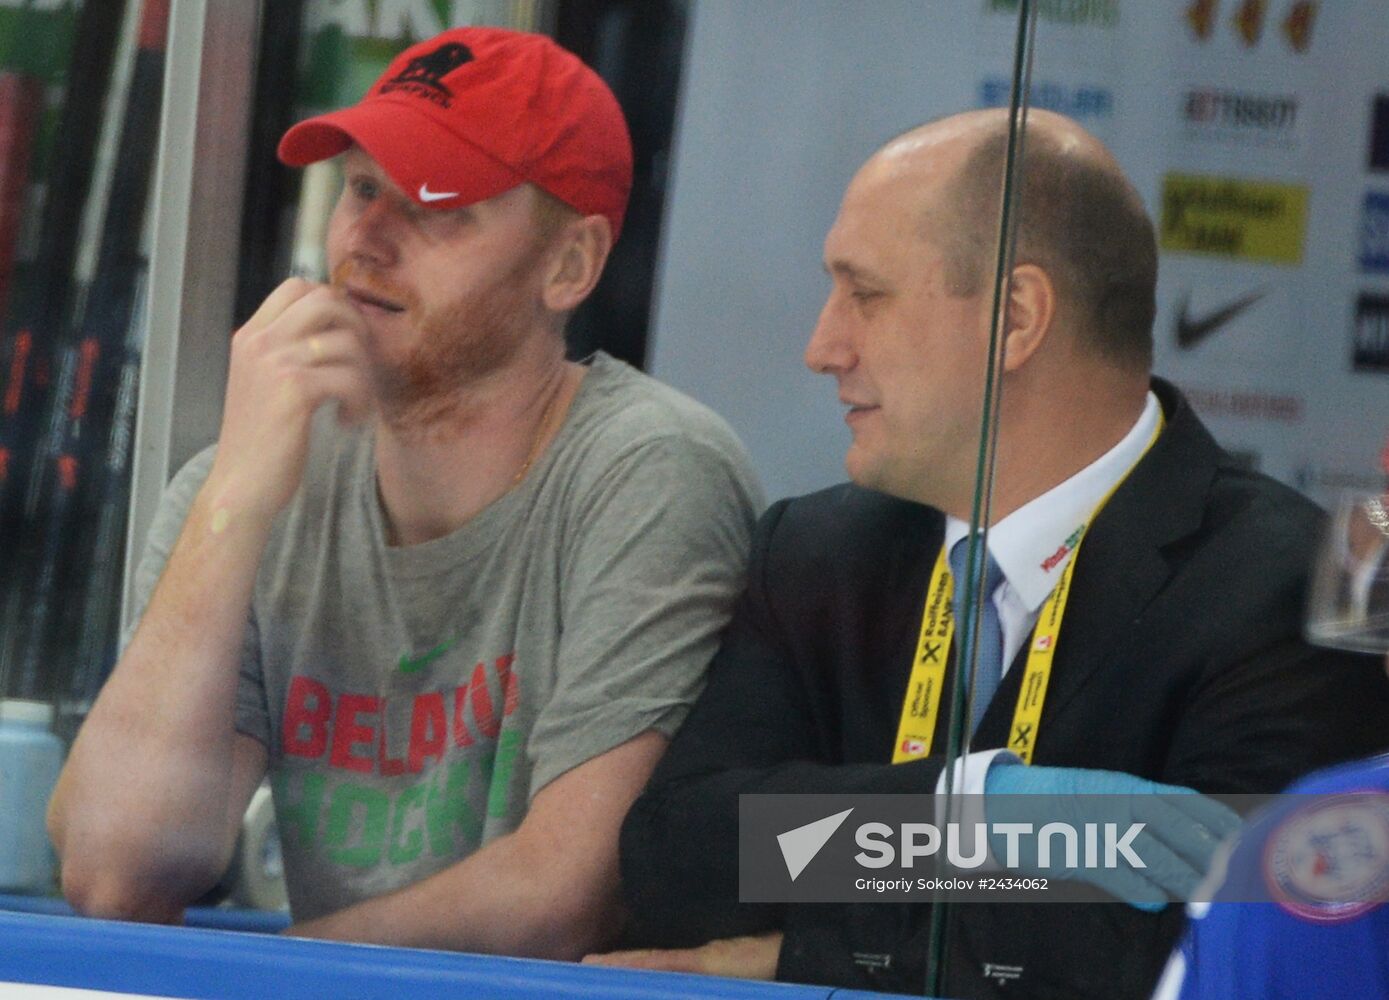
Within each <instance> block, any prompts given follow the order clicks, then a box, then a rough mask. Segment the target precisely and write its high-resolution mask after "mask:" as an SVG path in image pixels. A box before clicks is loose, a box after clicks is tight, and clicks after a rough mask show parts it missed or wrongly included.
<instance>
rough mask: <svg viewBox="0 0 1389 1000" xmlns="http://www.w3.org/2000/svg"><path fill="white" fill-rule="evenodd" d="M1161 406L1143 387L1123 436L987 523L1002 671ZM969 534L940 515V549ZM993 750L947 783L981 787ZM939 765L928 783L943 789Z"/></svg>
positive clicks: (963, 765)
mask: <svg viewBox="0 0 1389 1000" xmlns="http://www.w3.org/2000/svg"><path fill="white" fill-rule="evenodd" d="M1160 414H1161V407H1160V404H1159V403H1158V401H1157V397H1156V396H1154V395H1153V394H1152V393H1151V392H1149V393H1148V399H1147V402H1146V403H1145V404H1144V407H1143V412H1142V413H1141V414H1140V415H1139V417H1138V421H1137V422H1136V423H1135V424H1134V425H1133V427H1132V428H1131V429H1130V430H1129V432H1128V433H1127V434H1125V435H1124V437H1123V440H1121V441H1120V442H1119V443H1118V444H1116V445H1115V446H1114V447H1113V448H1111V449H1109V451H1107V452H1105V453H1104V454H1103V455H1101V456H1100V457H1099V458H1097V459H1095V461H1093V462H1091V463H1090V464H1089V465H1087V466H1086V467H1085V468H1083V469H1081V470H1080V471H1079V472H1077V473H1076V474H1075V475H1073V476H1071V477H1070V478H1069V479H1067V480H1066V481H1065V482H1062V483H1060V484H1058V485H1056V486H1053V487H1052V488H1051V489H1049V490H1047V492H1045V493H1043V494H1042V495H1041V496H1039V497H1037V498H1035V499H1033V500H1029V501H1028V502H1027V503H1025V504H1023V505H1022V506H1021V507H1019V508H1018V509H1017V510H1015V511H1013V512H1012V513H1011V514H1009V515H1008V516H1007V517H1005V518H1004V519H1003V520H1001V521H999V522H998V523H997V524H995V525H994V526H993V527H992V528H991V529H989V554H990V555H992V556H993V558H994V561H995V562H997V563H998V565H999V568H1000V569H1002V570H1003V576H1004V580H1003V583H1001V584H999V587H998V589H997V590H996V591H994V596H993V602H994V607H995V608H997V609H998V618H999V624H1000V626H1001V628H1002V632H1003V673H1004V674H1007V672H1008V668H1009V666H1010V665H1011V664H1012V662H1013V660H1014V659H1015V658H1016V657H1017V655H1018V651H1019V650H1020V649H1022V646H1023V643H1025V642H1026V641H1027V637H1028V636H1029V635H1031V634H1032V628H1033V626H1035V625H1036V624H1037V617H1038V616H1039V615H1040V614H1041V611H1042V605H1043V604H1045V603H1046V600H1047V597H1049V596H1050V595H1051V592H1052V590H1054V589H1055V587H1056V581H1057V580H1059V579H1060V578H1061V574H1062V572H1063V571H1064V570H1065V569H1066V567H1067V566H1068V565H1070V562H1071V556H1072V554H1073V547H1072V546H1067V545H1066V541H1067V539H1069V538H1071V536H1073V535H1074V534H1076V532H1077V530H1078V529H1080V528H1084V527H1085V526H1086V525H1087V524H1088V522H1089V519H1090V515H1091V514H1093V513H1094V511H1095V508H1096V507H1098V506H1099V504H1100V501H1101V500H1103V499H1104V498H1105V497H1106V496H1107V495H1108V493H1109V492H1110V490H1112V489H1113V488H1114V487H1115V485H1116V484H1117V483H1118V482H1119V481H1120V480H1122V479H1123V478H1124V476H1125V475H1127V474H1128V471H1129V470H1130V469H1131V468H1133V466H1134V465H1135V464H1136V463H1137V462H1138V460H1139V458H1141V457H1142V455H1143V451H1144V449H1145V448H1147V446H1148V441H1149V440H1150V439H1151V438H1152V436H1153V432H1154V431H1155V430H1157V427H1158V417H1159V415H1160ZM968 534H969V525H968V524H967V523H965V522H964V521H961V520H960V519H959V518H957V517H952V516H950V515H947V516H946V519H945V550H946V551H947V552H949V551H950V548H951V546H953V545H954V544H955V543H956V542H957V541H959V540H960V539H962V538H964V537H965V536H967V535H968ZM1000 754H1007V755H1008V756H1009V757H1011V758H1013V759H1014V760H1016V759H1017V757H1016V755H1015V754H1013V753H1012V751H1010V750H1005V749H996V750H981V751H979V752H977V753H970V754H966V755H965V756H964V757H963V758H961V759H960V760H957V761H956V762H955V790H956V791H957V792H965V793H970V794H982V793H983V791H984V775H985V774H986V773H987V772H988V768H989V765H990V764H991V763H993V761H994V760H995V759H997V758H998V756H999V755H1000ZM944 786H945V772H944V771H942V772H941V778H940V780H939V781H938V782H937V784H936V790H937V791H943V790H944Z"/></svg>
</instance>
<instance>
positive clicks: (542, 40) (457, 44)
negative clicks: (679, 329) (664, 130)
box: [279, 28, 632, 238]
mask: <svg viewBox="0 0 1389 1000" xmlns="http://www.w3.org/2000/svg"><path fill="white" fill-rule="evenodd" d="M353 143H356V144H357V145H358V146H360V147H361V148H362V149H363V150H365V151H366V153H367V154H368V155H369V156H370V157H371V158H372V159H373V160H375V161H376V162H377V163H378V164H380V165H381V168H382V169H383V170H385V171H386V173H387V174H389V175H390V178H391V179H392V180H393V181H395V183H396V184H397V185H399V187H400V189H401V190H402V191H405V192H406V193H407V194H409V196H410V197H411V198H412V199H414V200H415V201H416V202H417V203H418V204H420V205H423V206H425V207H427V208H457V207H459V206H462V205H471V204H472V203H474V202H478V201H485V200H486V199H488V198H492V197H495V196H496V195H499V194H501V193H502V192H504V191H509V190H510V189H511V188H514V187H515V186H516V185H518V184H521V183H524V182H526V181H529V182H530V183H532V184H534V185H536V186H537V187H539V188H542V189H544V190H545V191H548V192H549V193H550V194H552V195H554V196H555V197H556V198H558V199H559V200H560V201H562V202H564V203H566V204H567V205H570V206H572V207H573V208H575V209H576V210H578V211H579V212H580V213H582V214H583V215H605V216H607V218H608V221H609V222H611V223H612V228H613V237H614V238H616V236H617V234H618V233H619V232H621V230H622V217H623V214H624V213H625V212H626V209H627V195H628V193H629V192H630V191H631V189H632V141H631V138H630V137H629V136H628V134H627V122H626V120H625V119H624V118H623V117H622V109H621V108H619V107H618V104H617V99H616V98H615V97H613V94H612V91H611V90H609V89H608V87H607V84H605V83H604V82H603V81H602V80H601V79H600V78H599V76H598V74H597V73H595V72H593V70H591V69H589V68H588V67H587V66H585V65H584V64H583V62H582V61H580V59H579V58H578V57H577V56H575V55H574V54H573V53H572V52H568V51H566V50H564V49H562V48H560V47H559V46H558V45H556V44H555V43H554V42H553V41H551V40H550V39H549V38H546V37H545V36H544V35H534V34H527V33H525V32H520V31H507V30H505V29H502V28H455V29H453V30H452V31H445V32H444V33H443V34H441V35H436V36H435V37H433V38H431V39H429V40H428V41H425V42H420V43H419V44H417V45H412V46H411V47H410V48H408V49H406V50H405V51H404V52H402V53H401V54H400V55H398V56H396V58H395V59H394V60H393V61H392V62H391V64H390V65H389V66H387V67H386V72H385V73H383V74H382V75H381V78H380V79H378V80H377V81H376V82H375V83H374V84H372V86H371V89H370V90H368V91H367V93H366V96H365V97H363V98H362V99H361V101H359V102H358V103H357V104H355V105H353V106H352V107H350V108H343V109H342V110H340V111H331V112H329V113H327V114H323V115H318V116H316V117H314V118H309V119H308V120H306V121H302V122H300V123H299V124H297V125H295V126H293V127H292V128H291V129H290V130H289V131H288V132H286V133H285V134H284V138H282V139H281V140H280V148H279V156H280V160H281V161H282V162H284V163H286V164H288V165H289V166H291V167H302V166H307V165H308V164H310V163H315V162H317V161H318V160H326V159H328V158H329V157H333V156H337V155H338V154H339V153H341V152H343V151H344V150H346V149H347V148H348V147H349V146H351V145H352V144H353Z"/></svg>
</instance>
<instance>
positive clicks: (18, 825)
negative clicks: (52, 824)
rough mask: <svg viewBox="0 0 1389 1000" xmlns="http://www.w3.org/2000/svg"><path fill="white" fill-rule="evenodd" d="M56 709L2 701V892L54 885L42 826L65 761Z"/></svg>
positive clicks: (34, 890)
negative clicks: (56, 733)
mask: <svg viewBox="0 0 1389 1000" xmlns="http://www.w3.org/2000/svg"><path fill="white" fill-rule="evenodd" d="M52 722H53V709H52V708H51V707H50V706H49V705H46V704H44V703H43V702H39V701H21V700H19V699H17V698H10V699H6V700H3V701H0V892H31V893H46V892H50V891H51V890H52V889H53V884H54V883H53V867H54V857H53V848H52V846H51V845H50V844H49V842H48V831H47V830H46V829H45V827H44V814H45V812H46V811H47V809H48V798H49V796H50V795H52V794H53V786H54V785H55V784H56V783H57V781H58V771H59V769H60V768H61V767H62V764H63V745H62V742H61V741H60V740H59V739H58V737H56V736H54V735H53V732H52V730H51V728H50V727H51V725H52Z"/></svg>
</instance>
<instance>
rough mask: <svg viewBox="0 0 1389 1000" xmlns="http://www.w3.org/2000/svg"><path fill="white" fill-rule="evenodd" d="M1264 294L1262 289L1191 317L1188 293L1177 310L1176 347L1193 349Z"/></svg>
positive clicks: (1189, 295)
mask: <svg viewBox="0 0 1389 1000" xmlns="http://www.w3.org/2000/svg"><path fill="white" fill-rule="evenodd" d="M1266 294H1267V292H1266V291H1265V290H1263V289H1260V290H1259V291H1257V292H1250V293H1249V294H1248V295H1242V296H1240V297H1239V298H1237V299H1235V301H1233V302H1231V303H1229V304H1228V305H1224V306H1221V307H1220V308H1219V309H1215V310H1212V311H1211V312H1208V313H1206V314H1205V315H1203V316H1200V317H1193V316H1192V315H1191V293H1190V292H1188V293H1187V294H1186V295H1185V296H1184V297H1183V298H1182V305H1181V308H1180V309H1179V310H1177V346H1178V347H1180V348H1182V349H1184V350H1186V349H1190V348H1192V347H1195V346H1196V345H1197V344H1199V343H1200V342H1201V341H1203V340H1205V339H1206V338H1207V337H1209V336H1210V335H1211V334H1213V333H1215V331H1216V330H1219V329H1220V328H1221V327H1222V326H1224V325H1225V324H1226V323H1228V322H1230V320H1232V319H1234V318H1235V317H1236V316H1238V315H1239V314H1240V313H1242V312H1244V311H1245V310H1246V309H1248V308H1249V307H1250V306H1252V305H1253V304H1254V303H1255V302H1258V301H1259V300H1260V299H1261V298H1263V297H1264V295H1266Z"/></svg>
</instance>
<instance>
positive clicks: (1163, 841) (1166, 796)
mask: <svg viewBox="0 0 1389 1000" xmlns="http://www.w3.org/2000/svg"><path fill="white" fill-rule="evenodd" d="M984 793H985V799H984V814H985V818H986V820H987V821H988V823H989V824H990V827H991V829H993V824H996V823H1030V824H1032V828H1033V830H1034V831H1037V830H1040V829H1041V828H1042V827H1043V826H1045V825H1046V824H1048V823H1064V824H1067V825H1069V826H1071V827H1072V828H1073V829H1075V830H1076V831H1077V832H1081V831H1084V829H1085V827H1084V824H1086V823H1101V824H1104V823H1115V824H1117V825H1118V826H1117V829H1118V830H1120V831H1125V830H1128V829H1129V825H1130V824H1133V823H1142V824H1143V828H1142V830H1141V831H1140V832H1139V833H1138V834H1137V835H1136V836H1134V837H1133V838H1132V840H1130V841H1128V843H1129V845H1130V847H1131V850H1132V853H1133V854H1134V855H1136V856H1137V857H1138V858H1139V859H1140V861H1141V862H1142V863H1143V865H1142V866H1136V865H1133V864H1131V863H1130V862H1129V861H1128V860H1127V857H1126V855H1125V852H1123V851H1118V852H1117V853H1116V857H1117V860H1118V862H1119V863H1118V865H1117V866H1116V867H1113V868H1104V867H1088V866H1085V865H1084V864H1083V855H1084V852H1081V857H1082V864H1080V865H1077V866H1074V867H1073V866H1069V865H1067V864H1066V863H1065V861H1066V857H1065V852H1064V851H1061V850H1059V849H1058V850H1055V851H1054V852H1053V853H1052V855H1051V857H1050V858H1049V863H1048V864H1047V865H1046V866H1042V865H1041V864H1040V863H1039V858H1038V852H1037V842H1036V840H1035V839H1034V838H1031V837H1024V838H1017V839H1015V840H1014V844H1015V846H1016V847H1017V848H1018V851H1017V854H1018V863H1019V864H1018V867H1019V869H1020V870H1023V871H1026V872H1028V873H1029V874H1034V875H1049V876H1052V877H1054V878H1064V879H1077V880H1080V881H1084V882H1088V883H1090V884H1091V885H1094V886H1097V887H1098V888H1100V889H1103V890H1104V891H1105V892H1107V893H1109V894H1110V895H1111V896H1115V897H1117V898H1118V899H1122V900H1123V901H1124V902H1126V903H1128V904H1129V905H1131V906H1134V907H1136V908H1138V909H1140V910H1148V911H1155V910H1160V909H1162V908H1163V907H1164V906H1165V905H1167V902H1168V901H1169V899H1178V900H1185V899H1189V898H1190V896H1191V894H1192V892H1193V891H1194V890H1195V889H1196V887H1197V886H1198V885H1199V884H1200V882H1201V879H1202V878H1204V877H1205V874H1206V870H1207V869H1208V868H1209V867H1210V863H1211V856H1212V855H1213V854H1214V853H1215V849H1216V848H1217V847H1218V846H1219V845H1220V842H1221V841H1222V840H1224V839H1225V838H1226V837H1227V836H1228V835H1229V834H1231V833H1233V832H1234V831H1236V830H1238V829H1239V826H1240V818H1239V816H1238V814H1236V813H1235V812H1234V811H1233V810H1231V809H1229V808H1227V807H1226V806H1225V805H1223V804H1222V803H1220V802H1217V801H1216V800H1215V799H1211V798H1207V797H1206V796H1204V795H1200V794H1198V793H1196V792H1195V791H1193V790H1192V789H1190V788H1180V787H1178V786H1176V785H1160V784H1157V783H1156V782H1152V781H1146V780H1144V779H1143V778H1136V777H1134V776H1133V775H1131V774H1123V773H1121V772H1119V771H1092V770H1088V769H1085V768H1079V767H1025V766H1023V765H1022V764H1017V763H1010V762H999V763H998V764H996V765H994V766H993V767H991V768H990V769H989V773H988V775H987V776H986V777H985V779H984ZM1023 796H1027V798H1024V797H1023ZM1034 796H1045V798H1034ZM1077 796H1082V798H1077ZM1088 796H1106V798H1103V799H1101V798H1088ZM1060 840H1061V838H1060V837H1057V838H1054V845H1055V846H1056V847H1058V848H1059V847H1060ZM1006 846H1007V840H1006V839H1005V838H1004V837H1003V836H1002V835H1000V834H998V833H996V832H995V833H992V834H991V837H990V847H991V848H992V850H993V854H994V857H995V858H997V859H999V860H1003V859H1004V858H1005V857H1006V851H1005V848H1006Z"/></svg>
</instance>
